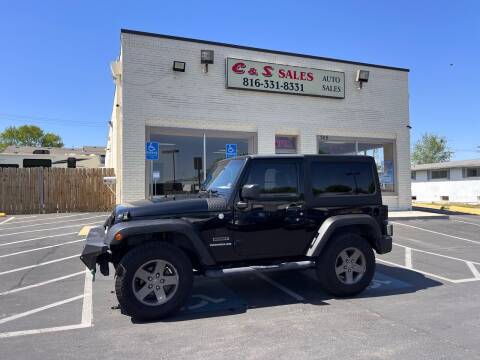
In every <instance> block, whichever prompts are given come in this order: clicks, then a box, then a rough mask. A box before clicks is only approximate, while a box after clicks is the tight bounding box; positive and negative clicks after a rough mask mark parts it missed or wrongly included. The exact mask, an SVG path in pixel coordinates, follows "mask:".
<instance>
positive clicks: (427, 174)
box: [411, 159, 480, 204]
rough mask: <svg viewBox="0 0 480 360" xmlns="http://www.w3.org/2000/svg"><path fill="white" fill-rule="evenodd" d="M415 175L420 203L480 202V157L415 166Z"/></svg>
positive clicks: (413, 181)
mask: <svg viewBox="0 0 480 360" xmlns="http://www.w3.org/2000/svg"><path fill="white" fill-rule="evenodd" d="M411 176H412V196H413V199H415V200H417V201H419V202H453V203H455V202H459V203H471V204H479V203H480V159H477V160H457V161H448V162H443V163H434V164H422V165H415V166H413V167H412V174H411Z"/></svg>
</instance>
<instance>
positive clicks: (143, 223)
mask: <svg viewBox="0 0 480 360" xmlns="http://www.w3.org/2000/svg"><path fill="white" fill-rule="evenodd" d="M160 232H176V233H180V234H183V235H185V236H186V237H187V238H188V239H189V240H190V243H191V244H192V246H193V248H194V249H195V251H196V253H197V255H198V257H199V259H200V262H201V263H202V264H203V265H206V266H210V265H215V260H214V258H213V256H212V254H211V253H210V251H209V250H208V248H207V247H206V246H205V243H204V242H203V241H202V239H201V237H200V235H199V234H198V232H197V231H196V230H195V229H194V227H193V225H192V224H191V223H189V222H188V221H186V220H182V219H154V220H138V221H131V222H130V221H126V222H121V223H118V224H115V225H113V226H112V227H111V228H110V229H109V230H108V232H107V234H106V236H105V244H106V245H109V246H110V244H112V243H115V241H116V240H114V236H115V234H117V233H120V234H121V235H122V237H124V238H128V237H130V236H133V235H140V234H151V233H160Z"/></svg>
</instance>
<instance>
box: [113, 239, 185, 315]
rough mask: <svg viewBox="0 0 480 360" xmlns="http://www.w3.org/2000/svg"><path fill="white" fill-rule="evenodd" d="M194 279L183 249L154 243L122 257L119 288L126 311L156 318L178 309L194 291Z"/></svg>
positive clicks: (121, 302) (119, 269)
mask: <svg viewBox="0 0 480 360" xmlns="http://www.w3.org/2000/svg"><path fill="white" fill-rule="evenodd" d="M192 283H193V272H192V265H191V263H190V260H189V258H188V257H187V256H186V255H185V253H183V251H181V250H180V249H178V248H176V247H174V246H172V245H170V244H166V243H151V244H145V245H142V246H139V247H137V248H135V249H133V250H131V251H130V252H129V253H127V254H126V255H125V257H124V258H123V259H122V260H121V262H120V264H119V267H118V269H117V278H116V281H115V291H116V294H117V299H118V302H119V303H120V307H121V308H122V310H123V311H124V312H125V313H126V314H128V315H130V316H132V317H133V318H136V319H141V320H154V319H160V318H163V317H166V316H169V315H173V314H174V313H176V312H177V311H178V310H179V309H180V308H181V307H182V305H183V304H184V303H185V302H186V300H187V298H188V296H189V295H190V291H191V289H192Z"/></svg>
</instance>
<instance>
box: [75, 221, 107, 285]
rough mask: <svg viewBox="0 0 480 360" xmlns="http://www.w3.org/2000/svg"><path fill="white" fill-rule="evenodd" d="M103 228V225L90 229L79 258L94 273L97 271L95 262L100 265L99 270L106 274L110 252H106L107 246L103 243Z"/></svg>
mask: <svg viewBox="0 0 480 360" xmlns="http://www.w3.org/2000/svg"><path fill="white" fill-rule="evenodd" d="M104 240H105V229H104V228H103V226H95V227H93V228H91V229H90V231H89V232H88V235H87V239H86V241H85V247H84V248H83V251H82V255H80V260H82V262H83V263H84V264H85V266H86V267H87V268H88V269H90V271H92V273H95V272H96V271H97V264H99V265H100V272H101V273H102V274H103V275H105V276H107V275H108V274H109V271H108V262H109V259H110V253H109V252H108V246H107V245H105V243H104Z"/></svg>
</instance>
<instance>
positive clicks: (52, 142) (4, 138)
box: [0, 125, 63, 151]
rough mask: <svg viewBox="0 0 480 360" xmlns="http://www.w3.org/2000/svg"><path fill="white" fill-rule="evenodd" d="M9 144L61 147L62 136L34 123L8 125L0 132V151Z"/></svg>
mask: <svg viewBox="0 0 480 360" xmlns="http://www.w3.org/2000/svg"><path fill="white" fill-rule="evenodd" d="M9 145H19V146H45V147H62V146H63V142H62V138H61V137H60V136H58V135H57V134H54V133H45V132H44V131H43V130H42V129H40V128H39V127H38V126H35V125H22V126H19V127H16V126H9V127H7V128H6V129H5V130H4V131H3V132H2V133H0V151H3V150H4V149H5V148H6V147H7V146H9Z"/></svg>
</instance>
